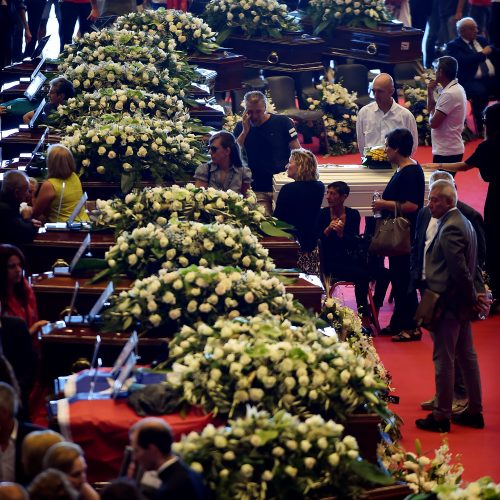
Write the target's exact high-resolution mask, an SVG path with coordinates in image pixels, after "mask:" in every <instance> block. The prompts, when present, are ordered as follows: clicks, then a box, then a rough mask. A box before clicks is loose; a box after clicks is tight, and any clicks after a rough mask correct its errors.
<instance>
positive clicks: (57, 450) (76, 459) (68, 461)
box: [43, 441, 99, 500]
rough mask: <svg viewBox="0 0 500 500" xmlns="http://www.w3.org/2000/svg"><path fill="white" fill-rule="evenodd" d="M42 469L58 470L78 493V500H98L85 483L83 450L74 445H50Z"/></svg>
mask: <svg viewBox="0 0 500 500" xmlns="http://www.w3.org/2000/svg"><path fill="white" fill-rule="evenodd" d="M43 467H44V469H49V468H53V469H57V470H60V471H61V472H62V473H64V475H65V476H66V478H67V479H68V480H69V482H70V483H71V486H73V488H75V490H76V491H78V493H79V499H80V500H98V499H99V495H98V494H97V492H96V491H95V490H94V488H92V486H91V485H90V484H89V483H88V481H87V463H86V462H85V457H84V456H83V450H82V449H81V448H80V446H78V445H77V444H75V443H69V442H67V441H63V442H61V443H56V444H54V445H52V446H51V447H50V448H49V450H48V451H47V453H46V454H45V457H44V459H43Z"/></svg>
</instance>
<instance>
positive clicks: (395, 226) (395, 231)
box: [369, 202, 411, 257]
mask: <svg viewBox="0 0 500 500" xmlns="http://www.w3.org/2000/svg"><path fill="white" fill-rule="evenodd" d="M400 213H401V206H400V203H399V202H396V205H395V207H394V218H390V219H379V220H378V221H377V225H376V227H375V234H374V235H373V237H372V241H371V244H370V249H369V251H370V253H371V254H373V255H379V256H380V257H396V256H398V255H408V254H409V253H410V251H411V238H410V221H409V220H408V219H405V218H404V217H402V216H401V215H400Z"/></svg>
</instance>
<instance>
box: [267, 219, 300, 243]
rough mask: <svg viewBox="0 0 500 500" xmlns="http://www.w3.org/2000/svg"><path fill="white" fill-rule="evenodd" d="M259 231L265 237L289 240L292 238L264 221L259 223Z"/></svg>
mask: <svg viewBox="0 0 500 500" xmlns="http://www.w3.org/2000/svg"><path fill="white" fill-rule="evenodd" d="M260 230H261V231H262V232H263V233H264V234H266V235H267V236H280V237H282V238H288V239H290V240H291V239H292V238H293V236H292V235H291V234H290V233H287V232H286V231H283V230H282V229H280V228H279V227H277V226H275V225H274V224H271V223H270V222H268V221H264V222H262V223H261V225H260Z"/></svg>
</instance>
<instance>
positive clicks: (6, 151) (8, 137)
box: [0, 125, 61, 160]
mask: <svg viewBox="0 0 500 500" xmlns="http://www.w3.org/2000/svg"><path fill="white" fill-rule="evenodd" d="M44 132H45V127H35V128H28V126H27V125H21V126H20V127H19V128H18V129H11V130H5V131H2V133H1V139H0V148H2V156H3V158H4V159H6V160H9V159H12V158H15V157H16V156H19V155H20V154H21V153H31V152H32V151H33V149H35V146H36V145H37V144H38V141H39V140H40V139H41V137H42V135H43V133H44ZM45 141H46V143H47V144H57V143H58V142H60V141H61V136H60V135H55V134H50V133H49V134H48V135H47V136H46V138H45Z"/></svg>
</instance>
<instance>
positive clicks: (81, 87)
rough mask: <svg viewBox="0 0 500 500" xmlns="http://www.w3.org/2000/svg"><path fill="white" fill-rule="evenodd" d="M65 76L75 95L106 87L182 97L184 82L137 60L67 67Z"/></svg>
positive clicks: (183, 94)
mask: <svg viewBox="0 0 500 500" xmlns="http://www.w3.org/2000/svg"><path fill="white" fill-rule="evenodd" d="M64 76H65V77H66V78H67V79H68V80H70V81H71V82H72V83H73V86H74V88H75V92H76V93H79V92H83V91H85V92H94V91H95V90H98V89H100V88H106V87H111V88H114V89H120V88H123V87H128V88H135V89H145V90H147V91H149V92H159V93H162V92H163V93H166V94H168V95H178V96H180V97H184V96H185V91H184V88H185V86H186V81H184V79H183V78H180V77H179V76H172V75H170V73H169V71H168V70H167V69H163V70H159V69H158V68H157V67H156V66H155V65H153V64H143V63H141V62H139V61H135V62H134V61H132V62H127V63H114V62H110V61H101V62H99V63H98V64H86V63H83V64H79V65H78V66H75V67H72V68H68V69H67V71H66V73H65V75H64Z"/></svg>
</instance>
